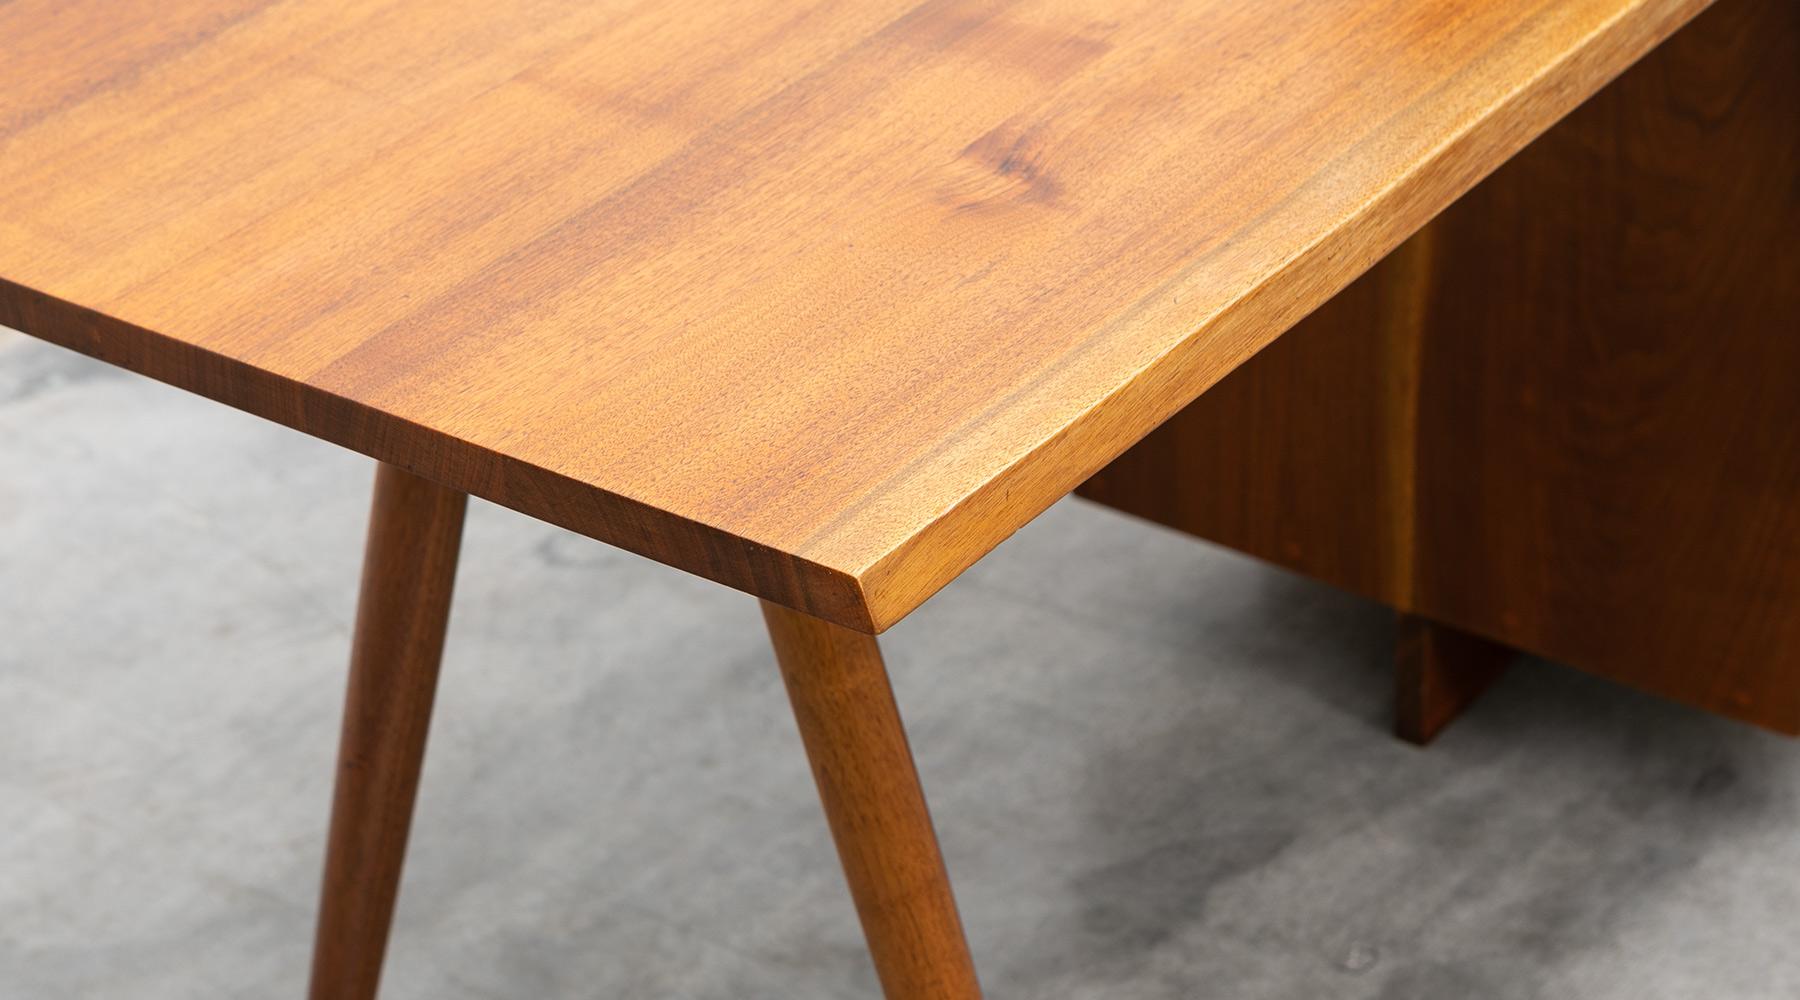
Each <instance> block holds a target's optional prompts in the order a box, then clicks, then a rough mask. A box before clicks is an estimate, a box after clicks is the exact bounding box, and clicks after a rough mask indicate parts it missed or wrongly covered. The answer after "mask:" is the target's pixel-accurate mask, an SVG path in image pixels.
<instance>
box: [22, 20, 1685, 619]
mask: <svg viewBox="0 0 1800 1000" xmlns="http://www.w3.org/2000/svg"><path fill="white" fill-rule="evenodd" d="M1702 6H1704V0H1280V2H1278V0H1270V2H1244V0H1195V2H1186V3H1178V4H1171V3H1163V2H1156V3H1152V2H1134V0H1064V2H1050V3H1042V2H1020V3H1010V4H1006V3H980V2H956V0H952V2H927V3H923V4H921V3H919V2H918V0H898V2H889V0H864V2H854V3H851V2H846V3H831V2H810V3H808V2H794V3H778V2H773V0H758V2H745V3H700V2H687V0H683V2H668V0H624V2H609V3H592V2H578V0H568V2H562V0H526V2H521V3H517V4H509V5H500V6H496V5H493V4H490V3H485V2H483V3H473V2H462V3H444V2H439V0H431V2H427V0H332V2H317V0H291V2H268V0H191V2H185V3H178V4H166V3H150V2H129V3H128V2H122V0H11V2H10V3H6V4H0V38H4V39H6V40H7V41H6V57H5V59H4V60H0V323H4V324H6V325H10V326H14V327H16V328H19V329H22V330H24V331H26V332H27V333H32V334H35V335H38V336H41V337H44V338H46V339H49V340H53V341H56V342H58V343H62V344H65V345H67V346H70V347H72V348H75V349H77V350H80V351H84V352H86V353H89V354H92V355H95V356H97V357H100V358H102V359H105V360H108V361H111V362H113V363H116V364H119V365H122V366H124V367H127V368H131V369H133V370H136V371H140V372H143V373H146V374H148V375H151V376H153V377H156V378H159V379H163V380H165V381H168V382H171V383H173V384H175V385H178V386H182V387H184V388H187V389H190V390H193V391H196V392H199V393H203V394H205V395H208V396H211V397H214V398H217V399H220V400H223V401H225V402H227V403H230V404H231V405H233V406H237V407H240V408H243V409H246V410H249V411H251V412H254V413H258V414H260V415H262V416H265V417H268V418H271V419H274V420H278V421H280V422H282V423H285V424H288V425H290V426H293V427H296V428H299V429H300V430H303V431H306V432H308V433H311V434H315V435H318V436H320V437H323V438H326V439H328V440H332V441H335V442H337V443H339V444H343V445H346V446H349V447H352V448H356V449H358V450H361V451H363V452H366V453H368V454H370V455H373V456H374V457H376V458H379V459H381V460H383V461H388V462H392V463H394V464H397V465H400V466H403V467H405V468H408V469H412V470H414V471H416V472H418V473H420V474H421V475H425V476H428V477H430V478H433V479H436V480H439V481H441V482H444V483H445V484H447V485H450V486H453V487H456V488H458V489H462V490H466V491H468V492H470V493H472V494H475V495H477V496H483V497H487V498H489V499H492V500H495V501H497V502H500V503H503V504H506V505H507V506H511V507H514V508H516V509H519V510H521V511H524V512H526V513H528V514H532V515H534V516H537V517H541V518H544V519H546V520H549V521H553V522H556V523H558V524H562V525H565V526H567V527H570V528H573V529H575V530H578V531H581V532H584V533H586V534H589V535H592V536H594V537H596V538H599V539H602V540H604V541H607V542H612V543H614V544H618V545H621V546H624V547H626V548H629V549H632V550H634V551H638V552H641V553H644V554H646V555H649V556H651V557H653V558H656V559H660V560H662V561H664V562H667V563H670V564H671V565H675V566H678V567H680V568H682V569H686V570H690V571H692V572H696V573H700V574H702V575H705V576H708V577H711V578H713V579H716V580H719V581H721V582H723V583H726V584H729V585H731V586H734V587H738V588H740V589H743V590H747V591H749V592H751V593H755V594H758V595H760V596H762V597H765V598H767V599H770V600H773V601H777V602H780V603H784V604H788V605H790V606H793V607H797V608H800V609H801V610H805V611H809V612H811V613H813V614H816V615H819V616H821V617H824V618H827V619H830V620H833V621H837V622H839V623H842V624H845V625H848V626H850V627H853V628H859V629H863V630H867V631H879V630H881V629H883V628H885V627H887V626H888V625H890V624H892V623H893V622H894V621H897V620H898V619H899V618H901V617H903V616H904V615H905V614H907V613H908V612H910V611H911V610H912V609H913V608H914V607H916V606H917V605H918V604H919V603H920V602H922V601H923V600H924V599H925V598H926V597H928V596H930V595H931V594H932V593H933V592H934V591H936V590H937V589H938V588H939V587H941V586H942V585H943V584H944V583H946V582H948V581H949V580H950V579H951V578H953V577H954V576H955V575H956V574H958V573H960V572H961V571H962V570H963V569H965V568H967V567H968V566H969V565H970V564H971V563H973V562H974V561H975V560H976V559H978V558H979V557H980V556H981V555H982V554H984V553H985V552H987V551H988V550H989V549H991V548H992V547H993V546H994V545H996V544H998V543H999V542H1000V541H1001V540H1002V539H1004V538H1005V537H1006V536H1007V535H1009V534H1011V533H1012V532H1013V531H1015V530H1016V529H1018V528H1019V527H1020V526H1021V525H1023V524H1024V523H1026V522H1027V521H1029V520H1030V519H1031V518H1032V517H1035V516H1036V515H1037V514H1038V513H1039V512H1041V511H1042V510H1043V509H1044V508H1045V507H1047V506H1048V505H1049V504H1050V503H1052V502H1054V501H1055V500H1056V498H1058V497H1059V496H1061V495H1062V494H1063V493H1065V492H1067V491H1068V490H1069V489H1071V488H1073V487H1074V486H1076V485H1078V484H1079V483H1080V482H1081V481H1082V480H1083V479H1084V478H1085V477H1086V476H1088V475H1090V474H1091V473H1092V472H1094V471H1095V470H1097V469H1098V468H1099V467H1100V466H1101V465H1103V464H1104V463H1105V462H1106V461H1108V460H1110V459H1111V458H1113V457H1115V456H1116V455H1118V454H1119V453H1120V452H1122V451H1123V450H1124V449H1125V448H1126V447H1128V446H1129V445H1130V444H1131V443H1132V442H1134V441H1135V440H1136V439H1137V438H1138V437H1140V436H1142V435H1143V434H1144V433H1146V432H1147V431H1149V430H1150V429H1151V428H1153V427H1154V426H1155V425H1156V424H1157V423H1159V422H1161V421H1162V420H1163V419H1165V418H1166V417H1167V416H1169V415H1170V414H1171V413H1173V412H1174V411H1175V410H1177V409H1178V408H1180V407H1181V406H1183V405H1185V404H1186V403H1187V402H1189V401H1191V400H1192V399H1193V398H1194V397H1195V396H1197V395H1198V394H1199V393H1200V392H1201V391H1203V390H1204V389H1205V388H1206V387H1207V386H1208V385H1210V384H1212V383H1213V382H1215V381H1217V380H1218V379H1219V378H1220V377H1222V376H1223V375H1224V374H1226V373H1227V372H1229V371H1230V370H1231V369H1232V368H1234V367H1235V366H1236V365H1238V364H1240V363H1241V362H1242V361H1243V360H1245V359H1246V358H1247V357H1248V356H1249V355H1250V354H1252V353H1253V352H1254V351H1255V350H1256V349H1258V348H1259V347H1261V346H1262V345H1263V344H1265V343H1267V342H1268V341H1269V340H1270V339H1272V338H1273V337H1275V336H1277V335H1278V334H1280V333H1281V332H1282V331H1283V330H1285V329H1286V328H1287V327H1288V326H1289V325H1291V324H1292V323H1293V322H1294V321H1295V320H1297V319H1298V318H1299V317H1300V316H1302V315H1304V314H1305V312H1307V311H1308V310H1310V309H1311V308H1313V307H1315V306H1316V305H1318V304H1319V303H1320V302H1322V301H1323V300H1324V299H1325V298H1327V297H1329V296H1330V295H1331V294H1333V293H1334V292H1335V291H1336V290H1337V289H1338V288H1340V287H1342V285H1343V284H1345V283H1346V282H1347V281H1349V280H1350V279H1351V278H1353V277H1355V275H1356V274H1358V273H1360V272H1361V271H1362V270H1363V269H1365V268H1366V267H1368V266H1369V265H1370V264H1371V263H1373V262H1374V261H1375V260H1376V259H1378V258H1379V257H1380V256H1381V255H1382V254H1384V253H1385V252H1387V251H1388V250H1389V249H1391V248H1392V247H1393V246H1394V245H1395V244H1396V243H1397V242H1399V241H1400V240H1401V239H1403V238H1404V237H1405V236H1407V235H1408V234H1410V233H1411V232H1412V231H1414V230H1415V229H1417V228H1418V227H1419V226H1420V225H1422V224H1423V223H1424V222H1425V221H1427V220H1428V219H1429V218H1430V216H1431V215H1433V214H1435V213H1436V212H1437V211H1438V210H1440V209H1441V208H1443V207H1444V206H1445V205H1446V204H1447V203H1448V202H1449V201H1450V200H1452V199H1453V198H1454V197H1455V196H1456V195H1458V194H1460V193H1461V192H1462V191H1463V190H1466V189H1467V188H1468V187H1469V186H1470V185H1471V184H1473V183H1474V182H1475V181H1476V180H1478V179H1479V178H1480V177H1481V176H1482V175H1483V174H1484V173H1485V172H1487V171H1488V170H1491V169H1492V168H1493V167H1494V166H1496V165H1497V164H1498V163H1500V162H1501V161H1503V160H1504V159H1505V158H1506V157H1508V156H1510V155H1511V154H1512V153H1513V152H1515V151H1516V150H1517V149H1518V148H1519V147H1520V146H1522V145H1523V144H1524V143H1525V142H1527V141H1529V139H1530V138H1531V137H1532V136H1534V135H1536V134H1537V133H1538V132H1540V131H1542V130H1543V129H1544V128H1545V127H1547V126H1548V125H1549V124H1551V123H1552V122H1553V121H1554V120H1555V119H1556V118H1557V117H1559V116H1560V115H1562V114H1563V113H1565V112H1566V111H1568V110H1569V109H1570V108H1571V107H1573V106H1574V105H1575V104H1576V103H1578V102H1579V101H1580V100H1581V99H1582V98H1583V97H1585V96H1586V95H1587V94H1589V93H1591V92H1592V91H1593V90H1595V89H1597V88H1598V87H1599V86H1600V85H1602V84H1603V83H1604V82H1605V81H1606V80H1607V79H1610V78H1611V77H1612V76H1614V75H1616V74H1617V73H1618V72H1619V71H1620V70H1622V69H1623V68H1624V67H1625V66H1627V65H1628V64H1629V63H1630V62H1632V61H1633V60H1634V59H1636V58H1637V57H1638V56H1639V55H1641V54H1642V53H1643V52H1644V51H1646V50H1647V49H1648V48H1649V47H1650V46H1652V45H1654V44H1655V43H1656V42H1657V41H1658V40H1660V39H1661V38H1662V37H1664V36H1666V35H1667V34H1668V33H1669V32H1671V31H1673V30H1674V29H1675V28H1676V27H1677V26H1679V25H1680V24H1681V23H1682V22H1684V21H1685V20H1686V19H1687V18H1688V17H1690V16H1692V14H1694V13H1695V12H1696V11H1697V10H1698V9H1699V8H1700V7H1702ZM502 10H504V13H498V12H499V11H502Z"/></svg>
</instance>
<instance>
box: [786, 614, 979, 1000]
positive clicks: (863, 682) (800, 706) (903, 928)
mask: <svg viewBox="0 0 1800 1000" xmlns="http://www.w3.org/2000/svg"><path fill="white" fill-rule="evenodd" d="M763 617H764V619H765V620H767V622H768V625H769V637H770V639H771V640H772V641H773V642H774V645H775V658H776V660H777V661H779V663H780V664H781V676H782V679H783V680H784V681H786V683H787V690H788V698H789V700H790V701H792V703H793V706H794V717H795V718H796V719H797V720H798V722H799V724H800V736H801V739H802V740H803V741H804V742H805V744H806V753H807V757H808V758H809V759H810V760H811V762H812V770H813V778H814V779H815V780H816V781H817V782H818V786H819V797H820V798H821V799H823V800H824V804H825V817H826V820H827V821H828V822H829V823H830V825H831V834H832V836H833V838H835V839H836V841H837V849H838V857H839V858H840V859H841V860H842V861H843V865H844V875H845V877H846V879H848V881H849V883H850V895H851V896H852V898H853V899H854V900H855V902H856V912H857V915H858V916H859V917H860V918H861V920H862V926H863V934H864V936H865V937H867V939H868V942H869V952H870V954H871V955H872V956H873V958H874V960H875V971H876V974H877V975H878V976H880V978H881V985H882V990H883V991H884V992H885V994H886V995H887V997H888V1000H978V998H979V997H980V996H981V987H980V985H979V984H978V983H977V982H976V978H975V966H974V962H973V961H972V960H971V958H970V956H969V947H968V944H967V942H966V941H965V940H964V938H963V929H962V921H961V919H960V918H958V916H957V913H956V900H955V899H954V898H953V896H952V895H951V891H950V878H949V875H948V873H947V872H946V871H945V869H944V861H943V857H942V855H941V854H940V853H939V851H938V842H937V834H936V833H935V832H933V830H932V827H931V816H930V814H929V812H928V811H927V810H926V806H925V795H924V792H923V791H922V790H921V789H920V787H919V776H918V773H917V772H916V771H915V770H914V767H913V758H912V751H911V750H910V749H909V748H908V746H907V742H906V732H905V730H904V729H903V728H902V726H901V722H900V712H899V710H898V708H897V707H896V706H895V704H894V695H893V691H892V690H891V689H890V688H889V686H888V676H887V668H886V667H885V666H884V665H883V664H882V661H881V650H880V648H879V647H878V646H877V645H876V641H875V637H874V636H871V635H864V634H863V633H860V632H853V631H851V630H849V629H846V628H842V627H840V626H837V625H833V624H830V623H828V622H825V621H821V620H820V619H817V618H813V617H811V616H808V615H804V614H801V613H799V612H797V611H790V610H788V609H787V608H784V607H781V606H779V605H774V604H769V603H767V602H764V603H763Z"/></svg>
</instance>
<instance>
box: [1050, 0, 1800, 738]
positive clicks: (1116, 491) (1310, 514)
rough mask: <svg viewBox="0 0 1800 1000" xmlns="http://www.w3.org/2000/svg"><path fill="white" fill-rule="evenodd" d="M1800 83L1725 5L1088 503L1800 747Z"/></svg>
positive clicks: (1746, 0) (1278, 346) (1756, 3)
mask: <svg viewBox="0 0 1800 1000" xmlns="http://www.w3.org/2000/svg"><path fill="white" fill-rule="evenodd" d="M1797 100H1800V6H1797V5H1795V4H1794V3H1792V2H1791V0H1726V2H1722V3H1720V4H1719V5H1717V6H1716V7H1714V8H1712V9H1711V10H1709V11H1707V12H1706V13H1705V14H1704V15H1702V16H1701V17H1700V18H1698V19H1696V20H1695V22H1694V23H1693V24H1692V25H1691V26H1689V27H1687V28H1685V29H1683V30H1682V31H1681V32H1680V33H1678V34H1677V35H1675V36H1674V37H1673V38H1671V39H1670V40H1669V41H1668V42H1667V43H1665V44H1664V45H1663V46H1661V47H1660V48H1659V49H1658V50H1657V51H1655V52H1653V53H1651V54H1650V56H1649V57H1647V58H1646V59H1645V60H1644V61H1643V62H1641V63H1640V64H1638V65H1637V66H1636V67H1634V68H1633V69H1632V70H1631V71H1630V72H1628V73H1627V74H1626V75H1625V76H1624V77H1622V78H1621V79H1620V80H1618V81H1617V82H1616V83H1615V84H1613V85H1612V86H1610V87H1608V88H1606V89H1605V90H1604V91H1602V92H1601V93H1600V94H1599V95H1597V96H1596V97H1595V98H1594V99H1593V100H1592V101H1590V102H1588V103H1587V104H1585V105H1584V106H1582V107H1581V108H1579V109H1578V110H1576V111H1575V112H1574V113H1573V114H1572V115H1570V116H1569V118H1568V119H1567V120H1566V121H1564V122H1563V123H1561V124H1560V125H1558V126H1557V127H1555V128H1553V129H1552V130H1551V131H1550V132H1549V133H1548V134H1546V135H1544V136H1543V137H1542V138H1540V139H1539V140H1538V141H1537V142H1536V143H1534V144H1533V145H1532V146H1531V147H1530V148H1528V149H1526V150H1525V151H1524V152H1522V153H1521V154H1520V155H1519V156H1518V157H1517V158H1515V159H1514V160H1513V161H1511V162H1510V163H1508V164H1507V165H1506V166H1504V167H1502V168H1501V169H1500V170H1499V171H1498V172H1496V173H1495V174H1494V176H1493V177H1491V178H1489V179H1488V180H1486V181H1485V182H1483V183H1482V184H1481V185H1480V186H1479V187H1477V188H1476V189H1475V190H1474V191H1473V192H1471V193H1470V194H1469V196H1468V197H1467V198H1465V199H1463V200H1462V201H1461V202H1459V203H1457V204H1456V205H1454V206H1452V207H1451V208H1450V209H1449V210H1448V211H1446V212H1445V213H1444V214H1443V215H1442V216H1440V217H1439V218H1438V219H1437V220H1436V221H1435V222H1433V223H1432V224H1431V225H1430V226H1428V227H1427V228H1426V229H1425V230H1423V231H1422V232H1421V233H1420V234H1419V235H1418V236H1416V237H1414V238H1413V239H1412V240H1411V241H1409V242H1408V243H1407V244H1406V245H1405V246H1404V247H1403V248H1402V249H1401V250H1400V251H1398V252H1397V253H1396V254H1395V255H1394V256H1392V257H1391V258H1389V259H1388V260H1387V261H1384V262H1383V263H1382V264H1380V265H1379V266H1377V267H1376V268H1375V269H1374V270H1372V271H1371V272H1370V273H1369V274H1368V275H1367V276H1365V277H1364V278H1363V279H1361V280H1360V281H1358V282H1357V283H1355V284H1354V285H1352V286H1351V287H1350V288H1349V289H1347V290H1346V291H1345V292H1344V294H1342V295H1341V296H1339V297H1338V298H1337V299H1335V300H1333V301H1332V302H1331V303H1329V304H1327V305H1326V306H1325V307H1324V308H1322V309H1321V310H1320V311H1319V312H1317V313H1315V314H1314V315H1313V316H1311V317H1309V318H1308V319H1307V320H1305V321H1304V322H1302V323H1301V324H1300V325H1299V326H1297V327H1296V328H1295V329H1294V330H1293V331H1292V332H1290V333H1289V334H1288V335H1287V336H1285V337H1283V338H1282V339H1281V340H1279V341H1278V342H1276V343H1274V344H1272V345H1270V347H1269V348H1268V349H1267V350H1266V351H1264V352H1263V353H1262V354H1260V355H1258V356H1257V357H1256V358H1254V359H1253V360H1252V361H1251V362H1250V363H1248V364H1246V365H1245V366H1244V367H1243V368H1241V369H1239V370H1238V371H1237V372H1235V373H1234V374H1233V375H1232V376H1231V377H1229V378H1227V379H1226V380H1225V381H1223V382H1222V383H1221V384H1220V385H1218V386H1217V387H1215V388H1214V389H1213V390H1211V391H1209V392H1208V393H1207V394H1206V395H1205V396H1203V397H1202V398H1201V399H1199V400H1198V401H1197V402H1196V403H1195V404H1194V405H1193V406H1192V407H1190V408H1189V409H1188V410H1186V411H1184V412H1183V413H1182V414H1180V415H1179V416H1177V417H1176V418H1174V419H1172V420H1170V421H1169V422H1168V423H1167V424H1165V425H1164V426H1163V427H1161V428H1159V429H1158V430H1157V431H1156V432H1154V433H1153V434H1151V435H1150V436H1149V437H1148V438H1146V439H1145V440H1144V442H1143V443H1142V444H1140V445H1139V446H1137V447H1136V448H1134V449H1133V450H1132V451H1131V452H1129V453H1127V455H1126V456H1125V457H1123V458H1122V459H1120V460H1119V461H1118V462H1116V463H1114V464H1113V465H1112V466H1110V467H1108V468H1107V469H1106V470H1105V471H1104V472H1102V473H1101V474H1100V475H1099V476H1097V477H1095V479H1094V480H1093V481H1091V482H1090V483H1089V484H1088V485H1087V486H1086V487H1085V488H1084V490H1083V492H1084V493H1085V494H1086V495H1087V496H1090V497H1092V498H1094V499H1097V500H1101V501H1103V502H1106V503H1109V504H1113V505H1115V506H1119V507H1121V508H1123V509H1126V510H1130V511H1133V512H1135V513H1139V514H1143V515H1145V516H1148V517H1151V518H1154V519H1156V520H1159V521H1163V522H1164V523H1168V524H1172V525H1175V526H1177V527H1181V528H1184V529H1186V530H1189V531H1192V532H1194V533H1196V534H1199V535H1201V536H1203V537H1206V538H1210V539H1213V540H1216V541H1220V542H1223V543H1224V544H1227V545H1231V546H1233V547H1236V548H1240V549H1242V550H1244V551H1246V552H1250V553H1252V554H1255V555H1257V556H1260V557H1262V558H1265V559H1269V560H1272V561H1275V562H1278V563H1280V564H1282V565H1285V566H1289V567H1292V568H1294V569H1298V570H1300V571H1302V572H1305V573H1308V574H1311V575H1313V576H1316V577H1318V578H1320V579H1323V580H1326V581H1328V582H1331V583H1335V584H1337V585H1339V586H1343V587H1347V588H1349V589H1351V590H1354V591H1357V592H1358V593H1362V594H1365V595H1367V596H1370V597H1373V598H1376V599H1378V600H1382V601H1385V602H1387V603H1389V604H1391V605H1393V606H1394V607H1396V608H1399V609H1402V610H1406V611H1410V612H1414V613H1417V614H1419V615H1423V616H1425V617H1427V618H1429V619H1431V620H1433V621H1436V622H1442V623H1446V624H1450V625H1454V626H1455V627H1457V628H1459V629H1462V630H1465V631H1467V632H1470V633H1473V634H1477V635H1482V636H1486V637H1489V638H1492V639H1497V640H1501V641H1504V642H1505V643H1506V644H1508V645H1510V646H1514V647H1517V648H1520V649H1524V650H1527V651H1530V652H1532V653H1535V654H1538V655H1541V656H1546V657H1549V658H1551V659H1554V660H1558V661H1561V662H1564V663H1568V664H1571V665H1573V666H1577V667H1580V668H1582V669H1584V670H1588V671H1592V672H1594V673H1597V674H1601V675H1603V676H1606V677H1610V678H1613V679H1615V680H1619V681H1622V682H1624V683H1627V684H1630V685H1632V686H1634V687H1638V688H1641V689H1644V690H1647V691H1651V692H1655V693H1657V694H1660V695H1664V696H1666V697H1670V698H1675V699H1678V700H1681V701H1684V702H1688V703H1690V704H1694V705H1698V706H1701V707H1703V708H1706V709H1708V710H1711V711H1715V712H1720V713H1724V714H1727V715H1731V716H1734V717H1737V718H1741V719H1745V720H1748V721H1751V722H1755V723H1757V724H1760V725H1764V726H1768V727H1771V728H1774V729H1777V730H1780V731H1783V732H1788V733H1800V336H1796V335H1795V329H1796V320H1795V317H1796V316H1800V240H1796V239H1795V234H1796V233H1800V187H1796V185H1795V183H1794V178H1795V177H1796V176H1797V175H1800V129H1796V128H1795V126H1794V116H1795V107H1796V101H1797Z"/></svg>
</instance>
